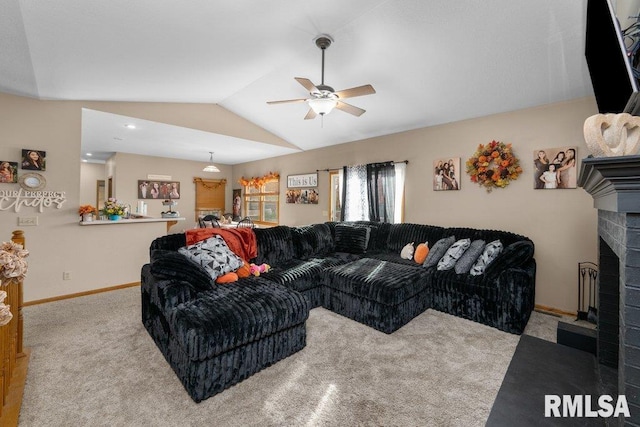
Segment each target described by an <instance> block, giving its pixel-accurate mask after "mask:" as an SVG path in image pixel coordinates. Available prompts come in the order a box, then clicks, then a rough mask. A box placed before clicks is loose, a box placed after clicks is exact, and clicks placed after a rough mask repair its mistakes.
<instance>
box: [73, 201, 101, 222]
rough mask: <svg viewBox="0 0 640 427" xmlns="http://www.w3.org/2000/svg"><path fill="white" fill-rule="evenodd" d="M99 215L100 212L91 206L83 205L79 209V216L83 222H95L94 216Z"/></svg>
mask: <svg viewBox="0 0 640 427" xmlns="http://www.w3.org/2000/svg"><path fill="white" fill-rule="evenodd" d="M97 213H98V210H97V209H96V208H94V207H93V206H91V205H81V206H80V208H78V215H80V218H81V219H82V221H83V222H89V221H93V215H94V214H97Z"/></svg>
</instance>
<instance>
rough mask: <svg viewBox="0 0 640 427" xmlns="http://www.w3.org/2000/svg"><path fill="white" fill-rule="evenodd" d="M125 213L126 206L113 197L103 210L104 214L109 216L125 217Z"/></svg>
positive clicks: (108, 200)
mask: <svg viewBox="0 0 640 427" xmlns="http://www.w3.org/2000/svg"><path fill="white" fill-rule="evenodd" d="M124 211H125V205H123V204H122V203H120V202H118V201H117V200H116V199H114V198H113V197H109V199H107V201H106V202H105V204H104V209H102V213H103V214H105V215H107V216H113V215H119V216H123V215H124Z"/></svg>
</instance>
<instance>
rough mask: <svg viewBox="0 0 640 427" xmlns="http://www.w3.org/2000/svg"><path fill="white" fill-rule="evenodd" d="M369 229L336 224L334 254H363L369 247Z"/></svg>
mask: <svg viewBox="0 0 640 427" xmlns="http://www.w3.org/2000/svg"><path fill="white" fill-rule="evenodd" d="M370 233H371V231H370V230H369V227H354V226H353V225H348V224H336V252H347V253H350V254H363V253H365V252H366V251H367V246H368V245H369V234H370Z"/></svg>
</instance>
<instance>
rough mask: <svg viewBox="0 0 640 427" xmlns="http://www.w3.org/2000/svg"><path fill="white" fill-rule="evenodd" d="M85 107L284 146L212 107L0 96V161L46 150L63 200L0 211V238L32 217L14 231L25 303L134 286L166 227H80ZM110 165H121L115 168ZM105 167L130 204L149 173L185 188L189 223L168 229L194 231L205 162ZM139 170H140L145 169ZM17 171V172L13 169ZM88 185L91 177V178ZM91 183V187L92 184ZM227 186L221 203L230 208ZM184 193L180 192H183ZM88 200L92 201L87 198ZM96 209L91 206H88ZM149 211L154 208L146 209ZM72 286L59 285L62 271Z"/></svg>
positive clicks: (126, 162) (183, 209)
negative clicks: (18, 233)
mask: <svg viewBox="0 0 640 427" xmlns="http://www.w3.org/2000/svg"><path fill="white" fill-rule="evenodd" d="M82 108H91V109H95V110H100V111H106V112H110V113H115V114H123V115H128V116H131V117H138V118H143V119H146V120H153V121H158V122H163V123H168V124H173V125H177V126H188V127H192V128H194V129H199V130H204V131H210V132H216V133H221V134H232V135H233V136H236V137H240V138H246V139H251V140H255V141H259V142H265V143H271V144H276V145H289V144H288V143H287V142H285V141H283V140H281V139H280V138H278V137H276V136H274V135H272V134H270V133H268V132H266V131H265V130H264V129H261V128H259V127H258V126H255V125H252V124H251V123H249V122H247V121H246V120H244V119H242V118H240V117H238V116H235V115H234V114H232V113H230V112H229V111H227V110H225V109H224V108H221V107H219V106H216V105H207V104H160V103H117V102H116V103H109V102H80V101H38V100H34V99H30V98H24V97H19V96H13V95H7V94H2V93H0V159H3V160H9V161H19V159H20V154H21V151H20V150H21V149H22V148H33V149H39V150H44V151H46V152H47V170H46V171H44V172H42V174H43V175H44V176H45V178H46V180H47V186H46V190H49V191H65V192H66V197H67V201H66V203H65V204H64V205H63V206H62V208H61V209H54V208H46V209H45V210H44V211H43V212H42V213H39V212H37V210H36V209H35V208H31V207H22V208H21V210H20V212H18V213H16V212H14V211H13V209H10V210H3V211H0V240H3V241H4V240H8V239H9V238H10V237H11V231H12V230H15V229H18V228H19V227H18V217H21V216H22V217H32V216H37V217H38V222H39V225H38V226H30V227H20V228H22V229H23V230H24V231H25V235H26V238H27V249H29V251H30V255H29V258H28V261H29V272H28V276H27V278H26V280H25V287H24V299H25V301H32V300H39V299H44V298H50V297H55V296H60V295H67V294H72V293H76V292H83V291H88V290H93V289H99V288H104V287H109V286H115V285H120V284H124V283H131V282H135V281H139V280H140V267H141V266H142V265H143V264H144V263H145V262H147V261H148V253H149V243H150V242H151V241H152V240H153V239H154V238H156V237H158V236H161V235H164V234H166V225H165V223H146V224H117V225H107V226H79V225H78V219H79V218H78V214H77V212H78V206H79V205H80V203H81V202H82V203H84V202H85V197H86V196H85V195H84V190H83V191H82V196H81V172H80V168H81V162H80V142H81V141H80V138H81V120H82V119H81V117H82V114H81V109H82ZM116 161H118V162H119V164H117V165H116ZM112 162H113V164H111V165H110V167H111V169H110V170H111V171H112V173H114V176H115V179H116V181H115V182H114V184H115V185H114V187H115V189H116V196H117V197H119V198H122V199H123V200H124V201H126V202H130V203H132V204H133V205H134V206H135V202H136V201H137V199H136V198H134V191H135V185H136V182H137V180H138V179H140V178H141V177H145V176H146V174H148V173H154V174H163V175H172V176H173V177H174V178H175V179H179V180H180V181H181V185H183V191H182V192H183V194H184V197H185V198H184V199H181V202H180V205H179V208H180V213H181V214H184V215H188V216H189V218H188V221H186V222H185V223H182V224H180V225H177V226H174V227H173V229H172V231H176V230H178V231H179V230H181V229H182V228H183V227H191V226H193V224H194V222H193V197H194V196H193V194H191V195H189V191H188V189H189V188H191V192H193V184H192V180H193V177H194V176H202V175H201V174H202V172H201V171H202V168H203V167H204V166H205V165H206V162H184V161H175V160H167V159H158V158H148V159H147V158H145V161H144V162H141V161H140V158H139V157H138V156H130V155H122V156H115V157H114V158H113V160H112ZM143 165H144V166H143ZM221 169H222V170H223V173H222V174H215V175H216V176H215V178H224V177H225V176H224V175H225V174H228V176H227V177H226V178H227V179H229V178H230V177H231V169H230V167H221ZM19 173H21V171H19ZM90 179H91V180H92V181H93V180H94V178H90ZM93 185H95V184H93ZM230 187H231V184H230V185H229V190H228V197H227V203H228V204H229V206H230V203H231V190H230ZM18 189H19V186H18V185H17V184H0V190H18ZM185 189H186V191H185ZM92 200H93V199H92ZM93 203H95V202H93ZM150 209H151V210H150V213H152V212H158V211H159V210H161V208H160V207H158V206H155V205H151V204H150ZM65 271H66V272H70V273H71V280H62V273H63V272H65Z"/></svg>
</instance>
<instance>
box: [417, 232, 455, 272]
mask: <svg viewBox="0 0 640 427" xmlns="http://www.w3.org/2000/svg"><path fill="white" fill-rule="evenodd" d="M455 242H456V238H455V237H454V236H449V237H443V238H442V239H440V240H438V241H437V242H436V243H435V244H434V245H433V247H432V248H431V250H430V251H429V255H427V259H425V260H424V264H422V266H423V267H433V266H434V265H436V264H437V263H438V261H440V258H442V257H443V256H444V254H445V253H446V252H447V249H449V247H451V245H453V244H454V243H455Z"/></svg>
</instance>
